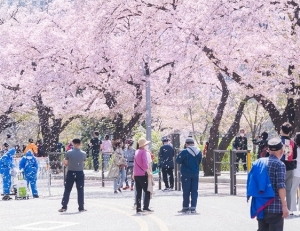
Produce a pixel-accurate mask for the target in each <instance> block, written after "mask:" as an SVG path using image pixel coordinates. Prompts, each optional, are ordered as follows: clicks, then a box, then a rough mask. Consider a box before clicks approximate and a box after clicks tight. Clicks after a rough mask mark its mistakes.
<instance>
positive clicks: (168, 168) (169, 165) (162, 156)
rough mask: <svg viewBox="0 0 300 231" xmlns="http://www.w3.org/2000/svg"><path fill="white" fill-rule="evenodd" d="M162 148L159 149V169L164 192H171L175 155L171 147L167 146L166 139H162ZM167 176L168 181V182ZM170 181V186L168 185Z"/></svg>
mask: <svg viewBox="0 0 300 231" xmlns="http://www.w3.org/2000/svg"><path fill="white" fill-rule="evenodd" d="M162 142H163V146H161V147H160V149H159V159H158V161H159V167H160V168H161V171H162V174H163V181H164V183H165V187H166V188H165V189H164V191H168V190H172V189H173V187H174V174H173V169H174V160H173V157H174V155H175V152H174V149H173V147H172V146H171V145H170V144H169V140H168V138H167V137H163V138H162ZM168 176H169V179H170V180H168ZM169 181H170V184H169Z"/></svg>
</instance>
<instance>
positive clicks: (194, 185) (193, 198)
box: [191, 177, 199, 209]
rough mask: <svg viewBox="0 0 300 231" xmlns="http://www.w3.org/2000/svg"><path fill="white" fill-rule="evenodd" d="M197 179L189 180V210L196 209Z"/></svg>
mask: <svg viewBox="0 0 300 231" xmlns="http://www.w3.org/2000/svg"><path fill="white" fill-rule="evenodd" d="M198 183H199V179H198V177H192V178H191V209H196V207H197V200H198Z"/></svg>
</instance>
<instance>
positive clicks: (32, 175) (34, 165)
mask: <svg viewBox="0 0 300 231" xmlns="http://www.w3.org/2000/svg"><path fill="white" fill-rule="evenodd" d="M19 169H20V170H22V171H24V176H25V180H26V181H27V185H30V188H31V192H32V197H33V198H39V194H38V190H37V187H36V181H37V172H38V169H39V166H38V162H37V160H36V158H35V156H34V155H33V154H32V152H31V151H30V150H29V151H27V153H26V154H25V156H23V157H22V159H21V160H20V163H19Z"/></svg>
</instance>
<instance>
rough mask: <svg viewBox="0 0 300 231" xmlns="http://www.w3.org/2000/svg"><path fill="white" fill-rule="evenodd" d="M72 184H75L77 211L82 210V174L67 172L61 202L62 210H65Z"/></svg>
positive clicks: (79, 172)
mask: <svg viewBox="0 0 300 231" xmlns="http://www.w3.org/2000/svg"><path fill="white" fill-rule="evenodd" d="M74 182H75V183H76V188H77V201H78V206H79V207H78V210H83V209H84V173H83V171H68V173H67V177H66V184H65V191H64V196H63V199H62V201H61V204H62V208H63V209H67V207H68V203H69V199H70V193H71V191H72V188H73V184H74Z"/></svg>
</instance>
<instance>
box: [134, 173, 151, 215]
mask: <svg viewBox="0 0 300 231" xmlns="http://www.w3.org/2000/svg"><path fill="white" fill-rule="evenodd" d="M134 181H135V188H136V211H137V212H138V211H140V210H141V199H142V191H144V192H145V198H144V208H143V209H149V204H150V192H149V191H147V188H148V177H147V176H135V177H134Z"/></svg>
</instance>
